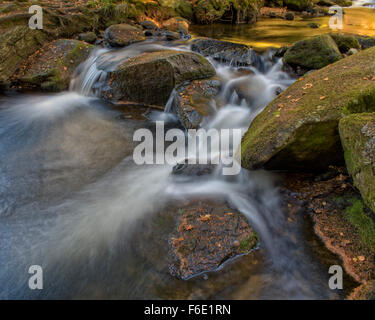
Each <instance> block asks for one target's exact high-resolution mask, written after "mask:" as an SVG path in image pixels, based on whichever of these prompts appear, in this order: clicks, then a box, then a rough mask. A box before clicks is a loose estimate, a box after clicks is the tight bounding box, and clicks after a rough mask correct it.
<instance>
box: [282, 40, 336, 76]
mask: <svg viewBox="0 0 375 320" xmlns="http://www.w3.org/2000/svg"><path fill="white" fill-rule="evenodd" d="M283 59H284V62H285V63H287V64H288V65H290V66H291V67H292V68H293V69H294V70H295V71H296V72H297V74H304V73H305V72H307V71H309V70H316V69H321V68H323V67H325V66H327V65H329V64H331V63H333V62H335V61H338V60H340V59H341V54H340V51H339V49H338V47H337V45H336V43H335V42H334V41H333V39H332V38H331V37H330V36H329V35H321V36H316V37H313V38H310V39H306V40H301V41H298V42H296V43H295V44H293V45H292V46H291V47H290V48H289V49H288V50H287V52H286V53H285V55H284V58H283Z"/></svg>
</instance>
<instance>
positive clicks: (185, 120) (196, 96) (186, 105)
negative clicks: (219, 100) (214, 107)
mask: <svg viewBox="0 0 375 320" xmlns="http://www.w3.org/2000/svg"><path fill="white" fill-rule="evenodd" d="M220 88H221V82H220V81H219V80H218V79H217V78H212V79H205V80H194V81H191V82H189V83H184V84H182V85H181V86H180V87H178V88H177V89H176V91H177V94H176V95H175V96H174V99H173V102H172V105H171V111H172V112H173V113H175V114H176V115H177V116H178V118H179V120H180V121H181V123H182V125H183V126H184V127H185V128H186V129H195V128H197V127H198V126H199V124H200V123H201V121H202V119H203V117H204V116H207V115H208V114H209V111H210V103H211V101H212V100H213V99H215V97H217V96H218V94H219V92H220Z"/></svg>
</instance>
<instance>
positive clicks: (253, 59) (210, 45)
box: [191, 38, 260, 66]
mask: <svg viewBox="0 0 375 320" xmlns="http://www.w3.org/2000/svg"><path fill="white" fill-rule="evenodd" d="M191 50H192V51H195V52H198V53H200V54H202V55H203V56H205V57H208V56H209V57H212V58H214V59H215V60H217V61H219V62H224V63H230V64H234V65H237V66H258V65H259V62H260V59H259V57H258V55H257V54H256V53H255V52H254V51H253V50H252V49H251V48H250V47H249V46H247V45H244V44H238V43H233V42H228V41H221V40H216V39H209V38H198V39H194V40H193V41H191Z"/></svg>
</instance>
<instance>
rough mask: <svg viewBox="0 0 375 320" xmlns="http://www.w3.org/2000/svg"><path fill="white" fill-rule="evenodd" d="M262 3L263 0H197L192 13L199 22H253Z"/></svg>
mask: <svg viewBox="0 0 375 320" xmlns="http://www.w3.org/2000/svg"><path fill="white" fill-rule="evenodd" d="M263 4H264V1H263V0H241V1H232V0H198V1H197V3H196V5H195V6H194V14H195V18H196V20H197V22H198V23H199V24H211V23H213V22H216V21H224V22H228V23H255V22H256V20H257V17H258V15H259V12H260V9H261V8H262V6H263Z"/></svg>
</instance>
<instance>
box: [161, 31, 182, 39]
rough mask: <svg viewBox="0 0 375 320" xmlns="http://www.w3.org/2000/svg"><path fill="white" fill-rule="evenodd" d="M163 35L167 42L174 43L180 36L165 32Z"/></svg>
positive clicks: (175, 33)
mask: <svg viewBox="0 0 375 320" xmlns="http://www.w3.org/2000/svg"><path fill="white" fill-rule="evenodd" d="M163 35H164V36H165V39H166V40H167V41H175V40H179V39H180V34H179V33H178V32H173V31H165V32H163Z"/></svg>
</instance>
